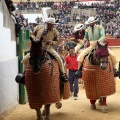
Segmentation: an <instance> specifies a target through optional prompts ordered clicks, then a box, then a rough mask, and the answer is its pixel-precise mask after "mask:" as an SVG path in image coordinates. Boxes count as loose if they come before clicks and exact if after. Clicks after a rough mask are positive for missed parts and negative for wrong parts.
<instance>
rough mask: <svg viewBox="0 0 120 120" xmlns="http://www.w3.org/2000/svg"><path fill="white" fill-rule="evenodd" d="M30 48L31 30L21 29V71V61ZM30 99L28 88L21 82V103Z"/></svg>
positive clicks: (20, 65) (21, 68) (21, 66)
mask: <svg viewBox="0 0 120 120" xmlns="http://www.w3.org/2000/svg"><path fill="white" fill-rule="evenodd" d="M29 50H30V31H29V30H27V29H21V30H20V33H19V73H23V72H24V67H23V64H22V63H21V61H22V59H23V57H24V55H26V53H27V52H29ZM27 101H28V99H27V94H26V88H25V86H24V85H21V84H19V103H20V104H25V103H26V102H27Z"/></svg>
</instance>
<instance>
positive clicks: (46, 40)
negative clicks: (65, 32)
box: [22, 17, 68, 83]
mask: <svg viewBox="0 0 120 120" xmlns="http://www.w3.org/2000/svg"><path fill="white" fill-rule="evenodd" d="M45 23H46V28H45V27H44V26H41V25H38V26H36V28H35V30H34V32H33V33H32V34H31V35H30V38H31V39H33V40H34V41H38V40H40V39H42V46H43V47H44V49H45V50H46V51H47V52H48V53H50V54H51V55H52V56H53V57H55V59H56V60H57V61H58V65H59V69H60V80H61V82H62V83H65V82H68V78H67V76H66V74H65V70H64V65H63V60H62V59H61V57H60V55H59V54H58V53H57V52H56V51H55V50H54V49H53V46H56V45H57V43H58V40H59V33H58V31H57V30H56V29H55V28H54V25H55V24H56V22H55V19H54V18H52V17H49V18H48V19H46V21H45ZM29 58H30V53H28V54H27V55H26V56H25V57H24V59H23V60H22V63H23V64H24V65H25V66H26V65H27V62H28V60H29Z"/></svg>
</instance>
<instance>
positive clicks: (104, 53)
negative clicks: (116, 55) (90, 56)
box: [95, 48, 109, 58]
mask: <svg viewBox="0 0 120 120" xmlns="http://www.w3.org/2000/svg"><path fill="white" fill-rule="evenodd" d="M95 56H96V57H97V58H101V57H104V56H105V57H108V56H109V52H108V49H107V48H101V49H98V50H96V52H95Z"/></svg>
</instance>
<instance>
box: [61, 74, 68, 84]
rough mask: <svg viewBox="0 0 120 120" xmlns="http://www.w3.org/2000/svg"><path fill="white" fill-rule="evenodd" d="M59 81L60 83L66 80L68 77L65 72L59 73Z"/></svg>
mask: <svg viewBox="0 0 120 120" xmlns="http://www.w3.org/2000/svg"><path fill="white" fill-rule="evenodd" d="M60 82H61V83H65V82H68V78H67V76H66V74H65V73H60Z"/></svg>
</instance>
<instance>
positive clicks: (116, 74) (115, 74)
mask: <svg viewBox="0 0 120 120" xmlns="http://www.w3.org/2000/svg"><path fill="white" fill-rule="evenodd" d="M118 76H119V73H118V71H117V69H114V77H118Z"/></svg>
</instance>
